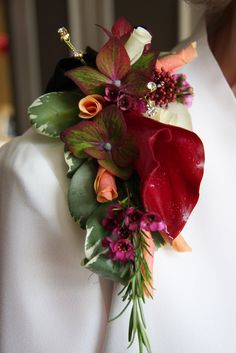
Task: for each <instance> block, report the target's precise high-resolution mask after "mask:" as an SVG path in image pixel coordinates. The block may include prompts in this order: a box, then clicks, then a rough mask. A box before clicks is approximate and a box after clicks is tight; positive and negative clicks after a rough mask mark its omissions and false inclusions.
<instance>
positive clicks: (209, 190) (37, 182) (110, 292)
mask: <svg viewBox="0 0 236 353" xmlns="http://www.w3.org/2000/svg"><path fill="white" fill-rule="evenodd" d="M203 27H204V26H202V27H201V28H200V29H199V30H198V33H197V34H196V35H195V36H194V38H192V39H191V40H193V39H198V52H199V57H198V59H196V60H195V61H194V62H192V63H191V64H188V65H187V66H186V67H185V68H183V70H181V72H184V73H186V75H187V77H188V81H189V82H190V83H191V85H192V86H193V87H194V89H195V92H196V97H195V99H194V104H193V108H192V109H191V113H192V119H193V126H194V131H195V132H196V133H197V134H198V135H199V136H200V137H201V139H202V140H203V143H204V145H205V153H206V165H205V174H204V178H203V182H202V187H201V196H200V200H199V203H198V205H197V206H196V208H195V210H194V211H193V214H192V215H191V216H190V219H189V221H188V223H187V225H186V227H185V228H184V230H183V233H182V234H183V235H184V236H185V238H186V240H187V241H188V242H189V243H190V245H191V246H192V248H193V252H192V253H188V254H179V253H175V252H174V251H173V250H172V249H171V248H170V247H169V246H165V247H163V248H162V249H161V250H159V251H158V252H157V253H156V256H155V266H154V271H155V286H156V292H155V298H154V300H149V301H147V303H146V305H145V313H146V319H147V322H148V331H149V334H150V338H151V344H152V348H153V353H235V352H236V256H235V253H236V228H235V219H236V206H235V205H236V160H235V159H236V157H235V156H236V100H235V97H234V96H233V94H232V92H231V90H230V88H229V86H228V84H227V82H226V81H225V79H224V77H223V74H222V72H221V70H220V68H219V67H218V65H217V63H216V61H215V59H214V57H213V55H212V53H211V52H210V50H209V47H208V44H207V38H206V33H205V30H204V28H203ZM0 172H1V192H0V197H1V204H0V205H1V214H0V227H1V248H2V249H1V253H2V254H1V270H2V279H1V281H2V285H1V287H2V289H1V290H2V293H1V298H2V305H1V306H2V310H1V326H2V327H1V335H2V339H1V349H0V351H1V353H123V352H126V347H127V328H128V315H129V313H126V314H125V315H123V316H122V317H121V318H119V319H118V320H116V321H114V322H113V323H111V324H108V325H107V319H108V317H113V316H114V315H116V314H118V313H119V311H120V309H121V308H122V307H123V306H122V304H121V300H120V298H119V297H117V292H118V290H119V289H120V287H119V286H117V285H114V288H113V284H112V283H110V282H109V281H106V280H101V279H99V278H98V277H97V276H96V275H95V274H91V273H90V272H89V271H87V270H85V269H84V268H82V267H81V265H80V261H81V260H82V258H83V256H84V253H83V241H84V234H83V232H82V231H81V230H80V228H79V226H78V225H77V224H75V223H74V221H73V219H72V218H71V217H70V215H69V211H68V208H67V200H66V197H67V196H66V194H67V183H68V181H67V178H66V167H65V164H64V160H63V145H62V143H61V142H58V141H54V140H51V139H49V138H47V137H43V136H39V135H37V134H36V133H35V132H34V131H33V130H32V129H30V130H29V131H28V132H27V133H26V134H25V135H23V136H22V137H19V138H16V139H15V140H14V141H12V142H11V143H10V144H8V145H6V146H4V147H3V148H1V150H0ZM128 352H130V353H138V348H137V345H136V344H134V345H133V346H132V347H131V348H130V350H129V351H128Z"/></svg>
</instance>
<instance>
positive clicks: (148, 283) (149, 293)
mask: <svg viewBox="0 0 236 353" xmlns="http://www.w3.org/2000/svg"><path fill="white" fill-rule="evenodd" d="M143 232H144V233H145V241H146V243H147V248H148V251H147V250H146V249H144V250H143V256H144V259H145V260H146V262H147V265H148V268H149V271H150V274H151V278H150V279H147V278H145V276H146V275H145V270H144V268H142V269H141V271H142V273H143V276H144V278H145V282H144V284H145V287H146V288H145V287H144V293H145V295H146V297H147V298H150V297H153V292H154V288H153V262H154V251H155V244H154V241H153V239H152V234H151V233H150V232H148V231H146V230H145V231H143Z"/></svg>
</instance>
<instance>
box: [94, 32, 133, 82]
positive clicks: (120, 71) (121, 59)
mask: <svg viewBox="0 0 236 353" xmlns="http://www.w3.org/2000/svg"><path fill="white" fill-rule="evenodd" d="M96 63H97V67H98V69H99V71H101V72H102V73H103V74H104V75H106V76H107V77H109V78H110V79H111V81H112V82H110V83H114V84H117V85H118V84H120V83H119V80H121V79H122V78H123V77H124V76H125V75H126V74H127V73H128V71H129V69H130V59H129V56H128V54H127V52H126V50H125V47H124V45H123V44H122V43H121V41H120V40H119V39H117V38H115V37H113V38H110V39H109V40H108V42H107V43H106V44H105V45H104V46H103V47H102V49H101V50H100V51H99V53H98V55H97V58H96Z"/></svg>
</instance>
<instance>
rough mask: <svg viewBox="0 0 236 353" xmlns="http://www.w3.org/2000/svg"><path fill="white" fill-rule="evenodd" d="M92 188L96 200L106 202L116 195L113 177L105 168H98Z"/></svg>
mask: <svg viewBox="0 0 236 353" xmlns="http://www.w3.org/2000/svg"><path fill="white" fill-rule="evenodd" d="M94 189H95V192H96V194H97V201H98V202H102V203H103V202H108V201H112V200H113V199H116V198H117V197H118V193H117V188H116V182H115V178H114V176H113V175H112V174H111V173H109V172H108V171H107V170H106V169H105V168H102V167H99V168H98V173H97V177H96V179H95V182H94Z"/></svg>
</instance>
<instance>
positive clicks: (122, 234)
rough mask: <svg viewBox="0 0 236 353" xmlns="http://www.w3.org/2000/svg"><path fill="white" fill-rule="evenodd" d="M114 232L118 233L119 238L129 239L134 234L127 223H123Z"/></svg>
mask: <svg viewBox="0 0 236 353" xmlns="http://www.w3.org/2000/svg"><path fill="white" fill-rule="evenodd" d="M113 234H114V235H117V236H118V237H119V238H123V239H127V238H129V237H130V236H131V235H132V231H131V230H130V229H129V228H128V227H127V225H126V224H122V225H121V226H120V227H117V228H116V229H114V231H113Z"/></svg>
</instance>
